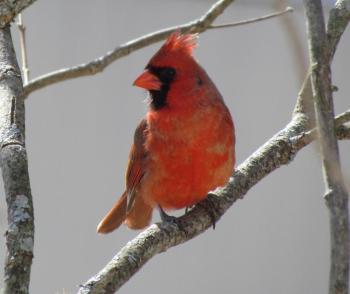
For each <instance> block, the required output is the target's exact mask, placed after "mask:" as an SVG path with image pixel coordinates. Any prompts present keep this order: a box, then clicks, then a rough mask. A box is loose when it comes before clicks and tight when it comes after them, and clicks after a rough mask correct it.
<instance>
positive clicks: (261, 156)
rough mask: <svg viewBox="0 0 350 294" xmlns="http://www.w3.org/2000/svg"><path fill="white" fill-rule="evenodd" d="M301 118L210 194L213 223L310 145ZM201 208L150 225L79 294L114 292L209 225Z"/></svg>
mask: <svg viewBox="0 0 350 294" xmlns="http://www.w3.org/2000/svg"><path fill="white" fill-rule="evenodd" d="M305 122H306V121H305V117H304V116H303V115H296V116H295V117H294V118H293V120H292V122H291V123H290V124H289V125H288V126H286V128H285V129H283V130H282V131H280V132H279V133H278V134H276V135H275V136H274V137H273V138H271V139H270V140H269V141H267V142H266V143H265V144H264V145H263V146H262V147H260V148H259V149H258V150H257V151H255V152H254V153H253V154H252V155H251V156H250V157H249V158H248V159H247V160H245V161H244V162H243V163H242V164H241V165H240V166H239V167H238V168H237V169H236V170H235V172H234V175H233V178H231V179H230V182H229V184H228V185H227V186H226V187H224V188H222V189H220V190H219V189H218V190H216V191H215V194H210V195H209V196H208V199H207V200H205V201H204V203H207V204H208V203H210V205H214V206H215V211H216V213H217V214H216V220H219V219H220V217H221V216H222V215H223V214H224V213H225V212H226V210H227V209H228V208H230V207H231V205H233V203H235V202H236V200H238V199H242V198H243V197H244V195H245V194H246V193H247V192H248V190H249V189H250V188H252V187H253V186H254V185H255V184H256V183H258V182H259V181H260V180H261V179H263V178H264V177H265V176H267V175H268V174H270V173H271V172H273V171H274V170H276V169H277V168H279V167H280V166H282V165H285V164H288V163H289V162H291V161H292V160H293V159H294V157H295V155H296V153H297V152H298V151H299V150H300V149H301V148H303V147H305V146H306V145H307V144H309V143H311V142H312V140H313V136H312V134H311V133H310V132H305V131H304V130H305V129H304V125H305ZM203 206H206V204H205V205H197V206H196V207H195V208H194V209H193V210H191V211H190V212H189V213H187V214H186V215H184V216H182V217H181V218H180V219H179V221H180V224H181V228H179V227H177V226H176V225H169V224H164V223H158V224H154V225H152V226H151V227H149V228H148V229H147V230H145V231H144V232H142V233H141V234H139V235H138V236H137V237H136V238H135V239H134V240H132V241H131V242H129V243H128V244H127V245H126V246H125V247H124V248H122V249H121V250H120V252H119V253H118V254H117V255H116V256H115V257H114V258H113V259H112V260H111V261H110V262H109V263H108V264H107V265H106V267H105V268H104V269H102V270H101V271H100V272H99V273H98V274H97V275H96V276H94V277H92V278H91V279H90V280H89V281H88V282H86V284H84V285H82V286H81V288H80V289H79V291H78V293H79V294H88V293H89V294H92V293H96V294H97V293H114V292H115V291H117V290H118V289H119V288H120V287H121V286H122V285H123V284H124V283H126V282H127V281H128V280H129V279H130V278H131V277H132V276H133V275H134V274H135V273H136V272H137V271H138V270H139V269H140V268H141V267H142V266H143V265H144V264H145V263H146V262H147V261H148V260H150V259H151V258H152V257H153V256H154V255H156V254H158V253H161V252H164V251H166V250H167V249H169V248H171V247H173V246H176V245H178V244H181V243H184V242H186V241H188V240H190V239H192V238H194V237H196V236H197V235H199V234H201V233H203V232H204V231H206V230H207V229H208V228H210V227H211V225H212V220H211V218H210V217H209V216H208V213H207V211H206V210H205V209H204V208H203Z"/></svg>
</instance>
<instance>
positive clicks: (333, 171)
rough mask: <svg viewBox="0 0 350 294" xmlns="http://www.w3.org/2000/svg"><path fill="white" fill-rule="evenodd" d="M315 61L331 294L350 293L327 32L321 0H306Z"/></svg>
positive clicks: (344, 203)
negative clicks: (329, 235) (349, 288)
mask: <svg viewBox="0 0 350 294" xmlns="http://www.w3.org/2000/svg"><path fill="white" fill-rule="evenodd" d="M304 6H305V11H306V16H307V27H308V37H309V48H310V60H311V64H312V72H311V84H312V92H313V97H314V100H313V101H314V107H315V114H316V123H317V130H318V137H319V140H318V141H319V144H320V147H321V148H320V149H321V157H322V165H323V175H324V180H325V186H326V195H325V197H326V202H327V205H328V208H329V211H330V227H331V228H330V231H331V270H330V281H329V293H330V294H346V293H348V286H349V285H348V284H349V216H348V193H347V191H346V187H345V183H344V179H343V175H342V171H341V164H340V156H339V148H338V141H337V138H336V134H335V130H334V119H333V118H334V107H333V93H332V81H331V68H330V62H331V58H332V56H331V54H330V52H329V50H328V47H327V46H328V39H327V36H326V31H325V23H324V18H323V9H322V3H321V0H304Z"/></svg>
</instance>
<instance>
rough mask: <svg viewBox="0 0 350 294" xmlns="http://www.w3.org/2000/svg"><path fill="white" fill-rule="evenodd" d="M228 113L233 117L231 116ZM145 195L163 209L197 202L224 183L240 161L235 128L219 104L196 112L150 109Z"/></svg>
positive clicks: (181, 206)
mask: <svg viewBox="0 0 350 294" xmlns="http://www.w3.org/2000/svg"><path fill="white" fill-rule="evenodd" d="M227 115H228V117H226V116H227ZM147 119H148V126H149V130H148V135H147V139H146V145H145V148H146V150H147V154H148V156H147V159H146V166H147V173H146V175H145V179H144V180H143V183H144V184H143V185H142V186H143V188H142V190H143V192H142V194H143V195H144V197H145V199H146V200H147V201H148V202H150V203H151V204H152V205H156V204H160V205H161V206H162V207H163V208H168V209H171V208H183V207H186V206H191V205H193V204H195V203H197V202H198V201H200V200H202V199H203V198H205V197H206V195H207V193H208V191H210V190H213V189H215V188H216V187H218V186H222V185H224V184H225V183H226V182H227V181H228V179H229V177H230V175H231V174H232V171H233V166H234V160H235V158H234V157H235V155H234V133H233V132H234V131H233V125H232V120H231V117H230V115H229V113H228V112H222V109H220V108H219V107H216V108H215V107H213V108H207V109H204V110H203V109H201V111H192V113H188V114H187V113H177V114H172V113H167V115H164V116H162V115H159V113H156V114H153V113H149V114H148V116H147Z"/></svg>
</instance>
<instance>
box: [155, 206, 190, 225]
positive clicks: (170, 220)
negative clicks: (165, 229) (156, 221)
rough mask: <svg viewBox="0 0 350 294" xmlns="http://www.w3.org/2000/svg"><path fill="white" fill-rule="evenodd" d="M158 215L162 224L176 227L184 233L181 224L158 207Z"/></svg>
mask: <svg viewBox="0 0 350 294" xmlns="http://www.w3.org/2000/svg"><path fill="white" fill-rule="evenodd" d="M159 214H160V218H161V220H162V222H164V223H170V224H174V225H176V226H177V227H178V228H179V229H180V230H181V231H185V230H184V229H183V226H182V224H181V223H180V222H179V219H178V218H177V217H175V216H172V215H169V214H167V213H166V212H165V211H164V210H163V208H162V207H161V206H160V205H159Z"/></svg>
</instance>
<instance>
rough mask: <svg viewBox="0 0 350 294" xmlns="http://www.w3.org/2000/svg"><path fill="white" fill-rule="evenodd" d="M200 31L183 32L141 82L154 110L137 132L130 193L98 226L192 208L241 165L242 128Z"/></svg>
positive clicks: (133, 224) (135, 222)
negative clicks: (213, 72)
mask: <svg viewBox="0 0 350 294" xmlns="http://www.w3.org/2000/svg"><path fill="white" fill-rule="evenodd" d="M196 43H197V35H195V34H185V35H181V34H180V33H179V32H175V33H173V34H172V35H170V37H169V38H168V39H167V41H166V42H165V44H164V45H163V46H162V47H161V48H160V49H159V51H158V52H157V53H156V54H155V55H154V56H153V57H152V58H151V60H150V62H149V63H148V65H147V66H146V69H145V71H144V72H143V73H142V74H141V75H140V76H139V77H138V78H137V79H136V80H135V82H134V85H136V86H138V87H141V88H144V89H147V90H148V91H149V94H150V95H149V96H150V105H149V111H148V112H147V114H146V117H145V118H144V119H143V120H142V121H141V122H140V124H139V126H138V127H137V129H136V131H135V135H134V144H133V145H132V147H131V151H130V155H129V164H128V168H127V171H126V190H125V192H124V193H123V195H122V196H121V197H120V198H119V199H118V201H117V202H116V204H115V205H114V207H113V208H112V209H111V210H110V211H109V212H108V214H107V215H106V216H105V217H104V218H103V220H102V221H101V222H100V224H99V225H98V227H97V232H99V233H109V232H111V231H113V230H115V229H116V228H118V227H119V226H120V224H121V223H122V222H125V223H126V225H127V226H128V227H129V228H132V229H142V228H144V227H146V226H148V225H149V223H150V222H151V218H152V212H153V209H154V208H155V207H159V209H160V211H161V213H162V212H163V209H165V210H171V209H180V208H184V207H190V206H192V205H194V204H196V203H198V202H199V201H201V200H203V199H205V198H206V196H207V193H208V192H209V191H211V190H214V189H215V188H217V187H219V186H223V185H225V184H226V183H227V181H228V180H229V177H230V176H231V175H232V173H233V169H234V164H235V132H234V125H233V121H232V118H231V115H230V112H229V110H228V109H227V107H226V105H225V103H224V101H223V99H222V97H221V95H220V93H219V91H218V90H217V88H216V87H215V85H214V83H213V82H212V81H211V79H210V78H209V76H208V75H207V73H206V72H205V70H204V69H203V68H202V67H201V66H200V65H199V64H198V63H197V61H196V60H195V59H194V58H193V56H192V53H193V49H194V48H195V47H196Z"/></svg>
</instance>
